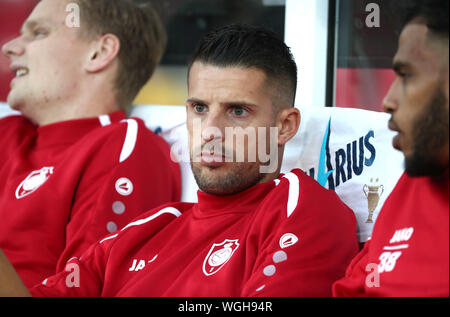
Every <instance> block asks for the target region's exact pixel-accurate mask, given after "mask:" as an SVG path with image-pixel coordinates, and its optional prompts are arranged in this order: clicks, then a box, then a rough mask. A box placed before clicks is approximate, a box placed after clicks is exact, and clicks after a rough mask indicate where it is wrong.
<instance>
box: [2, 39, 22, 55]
mask: <svg viewBox="0 0 450 317" xmlns="http://www.w3.org/2000/svg"><path fill="white" fill-rule="evenodd" d="M24 51H25V47H24V45H23V44H22V42H21V38H20V37H16V38H15V39H13V40H11V41H9V42H7V43H5V44H4V45H3V46H2V53H3V55H5V56H7V57H11V56H13V55H16V56H20V55H22V54H23V53H24Z"/></svg>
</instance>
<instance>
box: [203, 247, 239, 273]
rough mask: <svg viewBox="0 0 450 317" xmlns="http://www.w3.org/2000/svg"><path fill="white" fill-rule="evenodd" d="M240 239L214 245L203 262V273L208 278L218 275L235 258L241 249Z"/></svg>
mask: <svg viewBox="0 0 450 317" xmlns="http://www.w3.org/2000/svg"><path fill="white" fill-rule="evenodd" d="M238 241H239V240H238V239H236V240H228V239H225V241H223V242H222V243H219V244H217V243H214V244H213V245H212V247H211V249H210V250H209V252H208V255H207V256H206V258H205V260H204V261H203V273H205V275H206V276H210V275H213V274H215V273H217V272H218V271H219V270H220V269H221V268H222V267H223V266H224V265H225V264H226V263H227V262H228V261H229V260H230V259H231V257H232V256H233V254H234V252H236V250H237V248H238V247H239V243H238Z"/></svg>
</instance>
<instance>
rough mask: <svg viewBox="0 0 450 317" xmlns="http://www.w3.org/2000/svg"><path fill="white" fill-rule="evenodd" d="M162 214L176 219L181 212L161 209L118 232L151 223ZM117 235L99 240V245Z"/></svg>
mask: <svg viewBox="0 0 450 317" xmlns="http://www.w3.org/2000/svg"><path fill="white" fill-rule="evenodd" d="M162 214H172V215H174V216H175V217H177V218H178V217H179V216H181V212H180V211H179V210H178V209H176V208H173V207H167V208H164V209H161V210H160V211H158V212H157V213H155V214H153V215H151V216H149V217H147V218H144V219H140V220H136V221H133V222H130V223H129V224H128V225H126V226H125V227H123V228H122V229H121V230H120V231H123V230H125V229H127V228H129V227H133V226H140V225H143V224H144V223H147V222H149V221H152V220H153V219H155V218H158V217H159V216H161V215H162ZM118 235H119V234H118V233H116V234H113V235H112V236H109V237H106V238H105V239H103V240H101V241H100V243H103V242H104V241H106V240H110V239H114V238H115V237H117V236H118Z"/></svg>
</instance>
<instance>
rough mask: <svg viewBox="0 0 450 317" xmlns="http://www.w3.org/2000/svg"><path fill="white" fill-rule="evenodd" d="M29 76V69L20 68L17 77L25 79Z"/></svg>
mask: <svg viewBox="0 0 450 317" xmlns="http://www.w3.org/2000/svg"><path fill="white" fill-rule="evenodd" d="M26 75H28V69H27V68H19V69H18V70H16V77H23V76H26Z"/></svg>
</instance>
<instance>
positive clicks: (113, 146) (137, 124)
mask: <svg viewBox="0 0 450 317" xmlns="http://www.w3.org/2000/svg"><path fill="white" fill-rule="evenodd" d="M83 143H90V144H91V146H94V147H97V149H98V150H99V151H102V150H103V151H107V152H110V153H111V155H112V156H113V157H114V160H116V159H117V161H118V163H123V162H125V161H127V160H128V159H133V158H136V157H142V156H145V157H148V155H150V154H151V156H152V158H155V157H156V156H159V155H162V156H163V158H164V159H168V158H169V155H170V153H169V150H170V149H169V146H168V144H167V143H166V142H165V141H164V139H163V138H162V137H160V136H158V135H156V134H155V133H153V132H152V131H151V130H150V129H148V128H147V127H146V125H145V123H144V122H143V121H142V120H141V119H138V118H126V119H123V120H121V121H118V122H113V123H111V124H108V125H107V126H103V127H100V128H99V129H96V130H93V131H92V132H91V133H90V134H89V135H87V136H86V137H85V138H84V140H83ZM116 156H118V157H116Z"/></svg>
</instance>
